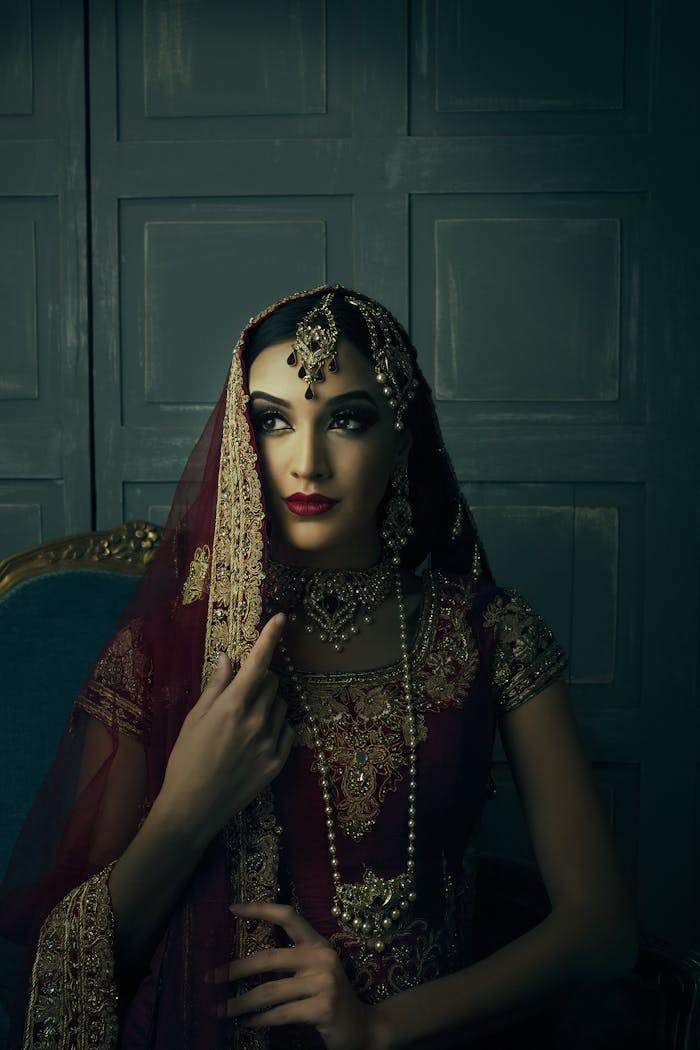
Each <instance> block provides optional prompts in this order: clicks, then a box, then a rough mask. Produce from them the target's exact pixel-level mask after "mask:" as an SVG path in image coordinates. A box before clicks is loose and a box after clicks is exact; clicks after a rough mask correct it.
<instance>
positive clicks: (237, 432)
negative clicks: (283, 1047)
mask: <svg viewBox="0 0 700 1050" xmlns="http://www.w3.org/2000/svg"><path fill="white" fill-rule="evenodd" d="M329 290H330V287H329V286H323V287H322V288H319V289H314V290H313V292H318V293H325V292H327V291H329ZM346 291H347V290H345V289H338V292H339V294H340V295H343V294H345V293H346ZM310 294H312V293H311V292H300V293H298V294H297V295H293V296H290V297H288V298H287V299H285V300H282V301H281V302H280V303H277V304H275V305H274V306H272V307H270V308H268V309H267V310H265V311H263V312H262V313H261V314H259V315H258V316H257V317H255V318H253V319H252V320H251V322H250V323H249V325H248V326H247V327H246V329H245V330H244V331H243V333H242V334H241V337H240V339H239V341H238V344H237V347H236V350H235V353H234V356H233V362H232V365H231V369H230V372H229V376H228V380H227V383H226V387H225V389H224V391H223V393H222V395H221V397H220V398H219V401H218V403H217V405H216V406H215V408H214V411H213V413H212V415H211V417H210V419H209V421H208V423H207V425H206V427H205V430H204V432H203V434H202V436H201V438H200V440H199V441H198V443H197V445H196V447H195V449H194V450H193V452H192V454H191V456H190V458H189V460H188V463H187V465H186V467H185V470H184V472H183V475H182V478H181V480H180V482H179V484H178V487H177V490H176V494H175V498H174V501H173V505H172V508H171V512H170V515H169V518H168V522H167V525H166V529H165V532H164V535H163V538H162V540H161V543H160V546H159V548H158V550H157V552H156V556H155V558H154V560H153V562H152V563H151V564H150V566H149V568H148V570H147V572H146V574H145V576H144V578H143V580H142V581H141V583H140V584H139V586H138V587H137V589H136V591H135V593H134V595H133V597H132V598H131V599H130V601H129V603H128V605H127V607H126V608H125V610H124V612H123V614H122V616H121V618H120V622H119V626H118V630H117V632H116V633H115V635H114V636H113V638H112V639H111V640H110V642H109V643H108V645H107V646H106V647H105V649H104V650H103V652H102V654H101V655H100V657H99V658H98V660H97V662H96V663H95V665H94V667H93V669H92V671H91V674H90V676H89V677H88V679H87V681H86V683H85V685H84V687H83V689H82V690H81V693H80V695H79V697H78V699H77V701H76V704H75V707H74V709H73V712H72V714H71V717H70V719H69V722H68V724H67V726H66V728H65V730H64V733H63V735H62V738H61V741H60V744H59V748H58V752H57V756H56V759H55V762H54V764H53V766H52V768H51V770H50V772H49V774H48V776H47V778H46V781H45V783H44V785H43V786H42V789H41V791H40V792H39V795H38V796H37V799H36V801H35V803H34V806H33V807H32V810H31V812H30V814H29V817H28V818H27V821H26V824H25V827H24V829H23V832H22V835H21V837H20V839H19V841H18V844H17V846H16V848H15V851H14V854H13V857H12V860H11V863H10V867H9V869H8V873H7V876H6V879H5V881H4V883H3V886H2V893H1V895H0V932H2V933H3V934H4V936H5V937H6V938H7V940H6V941H4V942H3V945H2V948H3V958H2V962H1V965H2V966H3V973H2V981H3V986H4V990H5V998H6V1000H7V1001H8V1002H11V1003H12V1029H11V1036H10V1047H19V1046H22V1044H23V1031H24V1015H25V1006H26V1001H27V990H28V989H29V988H30V987H31V988H32V996H33V998H32V1000H31V1008H30V1023H31V1024H33V1025H34V1027H33V1028H32V1029H31V1035H30V1036H29V1037H28V1042H27V1045H28V1046H37V1047H38V1046H47V1047H48V1046H51V1047H59V1048H63V1047H65V1048H66V1050H67V1048H68V1047H71V1048H73V1047H76V1048H77V1047H80V1048H85V1050H88V1048H95V1050H96V1048H97V1047H99V1048H100V1050H105V1048H106V1047H111V1046H117V1045H119V1046H120V1047H124V1048H129V1050H136V1048H142V1047H143V1048H145V1047H154V1048H156V1050H165V1048H167V1050H172V1048H173V1047H183V1048H184V1047H187V1048H188V1050H200V1048H201V1050H204V1048H206V1050H215V1048H217V1047H221V1048H223V1047H232V1048H234V1050H243V1048H246V1050H253V1048H263V1047H264V1046H265V1045H266V1043H267V1036H266V1033H265V1032H264V1031H259V1032H256V1031H246V1030H244V1029H234V1028H233V1027H232V1026H231V1025H230V1024H229V1023H228V1022H224V1023H222V1022H221V1021H219V1020H217V1019H216V1018H215V1017H213V1016H212V1007H213V1006H214V1002H213V995H214V990H213V989H212V986H211V985H209V984H206V983H205V982H204V980H203V977H204V974H205V973H206V972H207V971H208V970H210V969H211V968H212V967H213V966H216V965H220V964H221V963H222V962H225V961H226V960H227V959H229V958H231V957H238V956H240V955H243V954H246V953H249V952H252V951H254V950H256V949H257V948H260V947H263V946H266V945H267V944H268V943H269V936H270V933H269V928H267V927H264V926H262V925H258V924H255V923H242V922H240V923H238V922H235V921H234V920H233V919H232V918H231V916H230V913H229V912H228V908H227V905H228V903H229V902H230V901H234V900H239V901H253V900H271V899H275V897H276V894H277V875H278V860H279V850H278V836H279V829H278V828H277V822H276V818H275V813H274V807H273V800H272V791H271V790H270V789H268V790H266V791H265V792H263V793H262V794H261V795H260V796H259V797H258V799H256V800H255V802H254V803H252V804H251V806H249V807H248V808H247V809H246V810H245V811H244V812H243V813H242V814H240V815H238V816H237V817H236V818H235V819H234V820H233V821H231V823H230V824H229V825H228V826H227V828H226V829H224V831H223V832H222V834H221V835H219V836H217V837H216V838H215V840H214V841H213V842H212V843H211V845H210V847H209V849H208V850H207V852H206V854H205V855H204V857H203V859H202V862H201V863H200V865H199V866H198V868H197V871H196V873H195V875H194V876H193V878H192V879H191V881H190V883H189V884H188V887H187V889H186V891H185V893H184V895H183V898H182V899H181V901H180V903H179V905H178V907H177V908H176V909H175V911H174V912H173V914H172V916H171V918H170V920H169V921H168V923H167V926H166V928H165V930H164V932H163V936H162V939H161V941H160V943H159V945H158V948H157V950H156V952H155V954H154V956H153V959H152V961H151V966H150V970H149V972H148V973H146V974H139V975H118V976H119V977H120V987H121V990H122V992H123V995H122V998H121V1000H119V1001H116V1000H114V998H113V991H114V983H113V981H112V980H111V978H112V973H111V970H110V967H111V966H112V964H113V956H112V952H111V938H112V931H111V929H110V926H109V915H105V904H107V911H108V910H109V909H108V895H107V890H106V886H107V875H108V871H107V870H106V869H107V868H108V866H109V864H110V863H111V862H112V861H114V860H115V859H116V858H118V857H119V856H120V855H121V853H122V852H123V851H124V849H125V848H126V846H127V845H128V844H129V842H130V841H131V839H132V838H133V836H134V834H135V833H136V831H137V828H138V825H139V823H140V821H141V820H142V819H143V817H144V815H145V812H146V810H147V808H148V806H149V804H150V803H151V802H152V801H153V800H154V799H155V797H156V796H157V794H158V792H159V790H160V786H161V784H162V780H163V776H164V773H165V768H166V765H167V761H168V757H169V755H170V752H171V750H172V747H173V744H174V742H175V740H176V738H177V736H178V733H179V731H180V727H181V726H182V722H183V720H184V718H185V716H186V714H187V712H188V711H189V710H190V708H191V707H192V705H193V704H194V703H195V702H196V700H197V698H198V697H199V695H200V693H201V689H202V684H203V683H204V682H205V681H206V679H207V677H208V674H209V672H210V670H211V668H212V667H213V666H214V665H215V663H216V659H217V657H218V653H219V652H220V651H221V650H226V651H227V652H228V654H229V656H230V657H231V659H232V662H233V665H234V667H236V666H237V665H238V664H239V663H240V661H241V659H243V658H244V656H245V654H246V652H247V651H249V649H250V647H251V646H252V645H253V643H254V641H255V639H256V638H257V635H258V632H259V629H260V626H261V619H262V595H263V588H264V569H265V556H266V530H265V513H264V505H263V498H262V488H261V484H260V477H259V471H258V466H257V453H256V448H255V441H254V437H253V432H252V427H251V424H250V419H249V415H248V411H247V390H246V382H245V376H244V369H243V355H244V351H245V348H246V346H247V344H248V340H249V339H250V336H251V334H252V332H253V331H254V330H255V328H256V326H257V325H258V324H259V323H261V322H262V321H263V320H264V319H265V318H266V317H267V316H269V314H271V313H272V312H274V311H275V310H276V309H278V307H279V306H281V305H282V304H283V303H286V302H291V301H293V300H295V299H299V298H302V297H303V296H306V295H310ZM348 294H352V295H357V293H348ZM360 297H361V298H365V297H363V296H360ZM406 342H407V347H408V348H409V350H410V352H411V353H412V354H413V355H414V358H415V352H414V351H413V349H412V348H411V347H410V343H409V342H408V337H406ZM407 352H408V351H407ZM416 367H417V366H416ZM416 374H417V376H418V378H419V380H420V384H421V386H420V391H419V393H420V395H421V396H420V398H418V397H417V398H416V402H414V405H415V406H416V412H419V413H420V415H418V416H417V417H416V420H415V423H414V424H412V423H411V421H410V419H409V426H412V425H413V426H415V433H416V434H420V442H414V446H415V447H414V450H413V451H412V456H413V466H411V463H410V462H409V473H413V474H414V475H415V477H416V478H417V479H418V480H417V481H415V482H413V481H412V484H414V483H415V484H416V486H417V487H416V491H417V492H420V493H421V500H416V501H415V505H416V506H417V507H418V508H420V506H421V505H425V506H427V507H429V508H430V513H429V514H426V515H425V522H424V523H423V524H421V522H420V520H418V521H417V528H416V537H415V538H414V541H412V544H411V545H409V548H408V549H407V552H406V557H405V559H404V563H405V564H406V565H407V566H411V567H414V566H415V565H417V564H419V563H420V562H421V561H422V560H423V558H424V557H425V556H426V555H427V554H430V555H431V556H432V558H433V564H434V566H435V567H444V568H446V569H448V570H455V571H467V572H468V571H471V569H472V567H474V571H475V572H476V571H477V567H478V566H480V565H481V564H483V569H484V574H487V573H488V572H489V570H488V565H487V563H486V559H485V556H484V555H483V551H482V550H481V548H480V544H479V541H478V537H477V535H476V531H475V529H474V526H473V522H472V519H471V515H470V513H469V509H468V507H467V505H466V503H465V502H464V500H463V498H462V497H461V495H460V493H459V488H458V486H457V482H456V480H455V478H454V474H453V472H452V467H451V464H450V461H449V457H448V456H447V455H446V454H445V451H444V447H443V445H442V439H441V437H440V432H439V427H438V424H437V420H436V418H435V413H434V408H433V406H432V399H431V396H430V392H429V390H428V388H427V386H426V385H425V380H424V379H423V378H422V376H420V373H419V372H418V371H416ZM429 493H432V494H433V495H434V497H435V498H434V499H433V498H432V496H430V497H429ZM436 508H437V511H436ZM443 508H444V511H443ZM438 511H439V512H438ZM455 537H457V538H455ZM101 872H102V873H103V874H102V875H100V873H101ZM90 880H93V881H90ZM100 895H101V897H100ZM100 901H101V903H100ZM59 902H60V903H59ZM55 905H58V906H59V908H63V911H62V912H61V911H59V912H58V913H57V915H58V919H57V922H55V923H54V926H53V927H51V922H50V917H49V920H47V916H49V913H51V910H52V908H54V906H55ZM100 909H101V910H100ZM47 930H48V932H47ZM42 938H43V939H42ZM10 942H16V943H18V944H20V945H22V946H24V947H23V949H22V948H20V949H15V948H14V947H13V945H12V943H10ZM37 943H38V944H39V950H38V952H37V951H36V945H37ZM90 943H92V944H93V945H97V948H96V949H94V950H92V952H91V953H90V952H89V951H88V954H87V955H86V954H85V952H84V951H83V950H82V949H84V948H86V946H87V948H88V949H89V947H90ZM22 950H23V951H24V956H23V961H22V962H21V963H18V952H19V951H22ZM35 954H36V959H35ZM33 963H34V971H33V973H32V966H33ZM13 971H14V972H13ZM110 989H111V990H110ZM81 997H82V998H81Z"/></svg>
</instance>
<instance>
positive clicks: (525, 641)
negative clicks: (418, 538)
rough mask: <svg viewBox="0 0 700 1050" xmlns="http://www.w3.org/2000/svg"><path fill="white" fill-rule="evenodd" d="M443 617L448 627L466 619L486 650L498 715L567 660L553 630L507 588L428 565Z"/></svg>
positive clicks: (524, 697)
mask: <svg viewBox="0 0 700 1050" xmlns="http://www.w3.org/2000/svg"><path fill="white" fill-rule="evenodd" d="M428 579H429V582H430V585H431V586H432V587H433V588H434V593H435V595H436V598H437V599H438V601H437V604H438V605H439V606H440V608H441V609H442V613H443V617H444V618H446V620H447V621H449V624H450V626H451V627H452V628H453V629H458V628H459V626H460V621H462V622H463V621H468V622H469V625H470V627H471V630H472V632H475V633H476V635H477V637H478V639H479V648H480V651H482V652H483V653H484V654H488V660H489V663H490V667H491V688H492V692H493V696H494V700H495V702H496V706H497V709H498V711H499V713H500V714H504V713H505V712H506V711H509V710H511V709H512V708H514V707H517V706H518V705H519V704H521V703H523V702H524V701H525V700H528V699H530V697H532V696H534V695H536V693H538V692H539V691H540V690H541V689H543V688H544V687H545V686H546V685H548V684H549V683H550V682H551V681H552V680H553V679H554V678H557V677H560V676H561V675H562V673H563V671H564V669H565V667H566V665H567V663H568V657H567V655H566V652H565V651H564V649H563V648H562V646H561V645H560V644H559V642H558V640H557V638H556V636H555V634H554V631H553V630H552V628H551V627H550V625H549V623H548V622H547V621H546V620H545V619H544V617H543V616H542V615H540V613H539V612H538V611H537V610H536V609H535V608H534V607H533V605H531V604H530V602H529V600H528V599H527V598H526V597H525V596H524V595H523V594H522V592H520V591H519V590H516V589H515V588H513V587H504V586H500V585H499V584H497V583H496V582H495V581H494V580H492V579H489V578H485V577H480V578H478V579H475V578H474V576H473V575H472V574H471V573H455V572H446V571H444V570H435V569H433V570H429V577H428Z"/></svg>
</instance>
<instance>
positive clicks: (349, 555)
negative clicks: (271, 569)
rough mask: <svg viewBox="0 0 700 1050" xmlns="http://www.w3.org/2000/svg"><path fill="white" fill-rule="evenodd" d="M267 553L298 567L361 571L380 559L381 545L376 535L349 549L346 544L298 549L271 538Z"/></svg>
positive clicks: (275, 558) (320, 569)
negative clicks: (329, 547)
mask: <svg viewBox="0 0 700 1050" xmlns="http://www.w3.org/2000/svg"><path fill="white" fill-rule="evenodd" d="M269 555H270V558H271V559H272V560H273V561H276V562H280V563H281V564H282V565H290V566H293V567H295V568H300V569H318V570H319V571H322V570H324V569H327V570H331V571H336V572H338V571H342V570H348V571H358V570H359V571H361V570H362V569H369V568H371V567H372V566H373V565H376V564H377V563H378V562H379V561H381V559H382V547H381V544H380V542H379V537H378V536H376V535H375V537H374V542H372V543H366V544H358V545H355V544H353V547H352V549H351V550H349V549H348V548H347V547H346V546H343V547H341V548H332V549H329V550H300V549H299V548H298V547H292V546H290V545H288V544H286V543H275V542H274V540H271V541H270V546H269Z"/></svg>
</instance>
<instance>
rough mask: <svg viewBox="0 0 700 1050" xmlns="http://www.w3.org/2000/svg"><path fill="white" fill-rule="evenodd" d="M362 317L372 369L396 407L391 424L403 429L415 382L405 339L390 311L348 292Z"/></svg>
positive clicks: (416, 384) (349, 300) (415, 385)
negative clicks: (394, 418)
mask: <svg viewBox="0 0 700 1050" xmlns="http://www.w3.org/2000/svg"><path fill="white" fill-rule="evenodd" d="M348 302H349V303H352V305H353V306H356V307H357V309H358V310H359V311H360V313H361V314H362V316H363V317H364V319H365V324H366V325H367V330H368V332H369V338H370V346H371V349H372V357H373V359H374V373H375V375H376V377H377V382H378V383H380V384H381V386H382V389H383V391H384V394H385V396H386V397H387V398H388V399H389V404H390V405H391V407H392V408H394V409H396V420H395V422H394V426H395V427H396V429H397V430H403V417H404V415H405V413H406V410H407V408H408V403H409V401H412V400H413V397H414V394H415V389H416V387H417V386H418V382H417V380H416V379H415V378H414V375H413V365H412V363H411V358H410V355H409V353H408V348H407V346H406V342H405V340H404V338H403V336H402V334H401V332H400V330H399V327H398V325H397V324H396V322H395V321H394V318H393V317H392V316H391V314H390V313H389V312H388V311H387V310H385V309H384V307H383V306H380V305H379V303H373V302H367V301H366V300H365V299H354V298H352V297H350V296H348Z"/></svg>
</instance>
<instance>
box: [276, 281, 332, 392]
mask: <svg viewBox="0 0 700 1050" xmlns="http://www.w3.org/2000/svg"><path fill="white" fill-rule="evenodd" d="M332 298H333V292H329V293H328V295H324V297H323V299H321V301H320V303H319V304H318V305H317V306H314V308H313V309H312V310H309V312H308V313H307V314H305V315H304V317H302V319H301V321H300V322H299V324H298V325H297V336H296V339H295V341H294V342H293V343H292V352H291V354H290V355H289V357H288V358H287V364H288V365H292V366H293V367H296V365H300V368H299V378H300V379H303V380H304V382H305V383H306V393H305V394H304V397H305V398H306V399H307V400H309V401H311V399H312V398H313V396H314V392H313V389H312V386H311V384H312V383H322V382H323V380H324V379H325V378H326V377H325V375H324V372H323V370H324V368H325V367H326V365H328V371H329V372H337V371H338V360H337V357H338V351H337V350H336V343H337V342H338V325H337V323H336V320H335V317H334V316H333V314H332V313H331V310H330V303H331V299H332Z"/></svg>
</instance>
